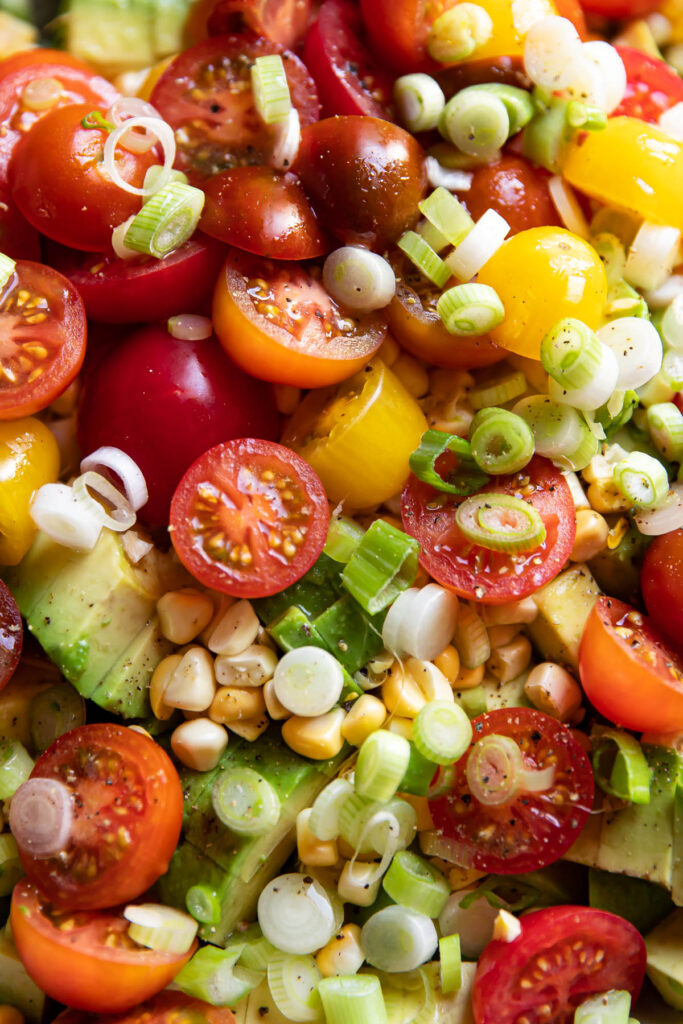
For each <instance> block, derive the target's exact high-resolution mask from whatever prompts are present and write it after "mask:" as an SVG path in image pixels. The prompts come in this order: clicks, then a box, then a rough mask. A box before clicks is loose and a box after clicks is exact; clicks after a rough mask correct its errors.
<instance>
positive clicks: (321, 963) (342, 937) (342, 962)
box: [315, 924, 365, 978]
mask: <svg viewBox="0 0 683 1024" xmlns="http://www.w3.org/2000/svg"><path fill="white" fill-rule="evenodd" d="M364 960H365V957H364V956H363V950H362V948H361V944H360V927H359V926H358V925H357V924H345V925H344V926H343V927H342V928H340V929H339V931H338V932H337V933H336V935H334V936H333V937H332V938H331V939H330V941H329V942H328V943H327V945H326V946H323V948H322V949H321V950H320V952H319V953H317V954H316V957H315V962H316V963H317V965H318V969H319V971H320V973H321V974H322V976H323V978H332V977H334V976H335V975H339V974H356V973H357V972H358V971H359V970H360V968H361V967H362V966H363V961H364Z"/></svg>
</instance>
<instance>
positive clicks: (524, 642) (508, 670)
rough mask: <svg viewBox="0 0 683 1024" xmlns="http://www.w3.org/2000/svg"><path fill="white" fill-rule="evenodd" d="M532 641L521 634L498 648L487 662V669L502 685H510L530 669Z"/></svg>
mask: <svg viewBox="0 0 683 1024" xmlns="http://www.w3.org/2000/svg"><path fill="white" fill-rule="evenodd" d="M530 662H531V641H530V640H529V638H528V637H526V636H524V634H523V633H520V634H519V635H518V636H516V637H515V638H514V640H511V641H510V642H509V643H507V644H504V645H503V646H502V647H496V649H495V651H493V653H492V654H491V657H490V658H489V659H488V661H487V662H486V668H487V670H488V671H489V672H490V673H491V675H494V676H495V677H496V679H498V681H499V682H501V683H509V682H510V680H511V679H516V678H517V676H518V675H521V673H522V672H523V671H524V670H525V669H526V668H528V667H529V664H530Z"/></svg>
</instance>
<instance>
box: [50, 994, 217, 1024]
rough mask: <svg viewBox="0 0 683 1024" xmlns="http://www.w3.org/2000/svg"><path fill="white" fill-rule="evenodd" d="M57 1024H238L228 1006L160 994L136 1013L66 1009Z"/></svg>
mask: <svg viewBox="0 0 683 1024" xmlns="http://www.w3.org/2000/svg"><path fill="white" fill-rule="evenodd" d="M54 1024H235V1015H234V1014H233V1012H232V1010H229V1009H228V1008H227V1006H212V1005H211V1003H204V1002H202V1000H201V999H194V998H193V997H192V996H186V995H185V993H184V992H169V991H163V992H159V994H158V995H156V996H153V997H152V999H147V1000H146V1001H145V1002H144V1003H140V1005H139V1006H135V1007H133V1009H132V1010H127V1011H124V1013H121V1014H110V1013H108V1014H106V1016H105V1017H104V1018H103V1017H102V1016H99V1015H96V1014H89V1013H84V1012H83V1011H82V1010H62V1012H61V1013H60V1014H59V1016H58V1017H55V1022H54Z"/></svg>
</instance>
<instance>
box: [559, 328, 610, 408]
mask: <svg viewBox="0 0 683 1024" xmlns="http://www.w3.org/2000/svg"><path fill="white" fill-rule="evenodd" d="M615 323H618V321H615ZM607 326H610V325H609V324H608V325H607ZM618 379H619V366H618V363H617V357H616V356H615V354H614V352H613V351H612V349H611V348H610V347H609V346H608V345H601V347H600V368H599V370H598V372H596V375H595V377H594V378H593V379H592V380H591V381H589V382H588V384H585V385H584V386H583V387H582V388H570V387H564V386H563V385H562V384H559V383H558V382H557V381H556V380H554V379H553V378H552V377H551V378H550V380H549V382H548V391H549V393H550V397H551V398H552V399H554V400H555V401H556V402H564V403H565V404H566V405H571V406H573V407H574V408H575V409H582V410H583V411H585V412H593V411H594V410H595V409H599V408H600V406H601V405H605V403H606V402H608V401H609V399H610V398H611V397H612V394H613V393H614V392H615V391H616V390H617V380H618Z"/></svg>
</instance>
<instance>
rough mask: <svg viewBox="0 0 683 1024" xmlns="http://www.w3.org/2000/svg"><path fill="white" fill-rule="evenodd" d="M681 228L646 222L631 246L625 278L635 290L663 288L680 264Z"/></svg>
mask: <svg viewBox="0 0 683 1024" xmlns="http://www.w3.org/2000/svg"><path fill="white" fill-rule="evenodd" d="M680 243H681V233H680V231H679V230H678V228H672V227H666V226H665V225H662V224H651V223H649V222H648V221H644V222H643V224H641V226H640V228H639V230H638V234H637V235H636V237H635V238H634V239H633V241H632V242H631V246H630V248H629V251H628V257H627V259H626V267H625V269H624V278H625V279H626V281H628V283H629V284H631V285H633V287H634V288H650V289H654V288H660V287H661V286H662V285H663V284H664V282H665V281H666V280H667V278H668V277H669V275H670V274H671V271H672V270H673V268H674V266H675V265H676V263H677V262H678V253H679V247H680Z"/></svg>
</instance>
